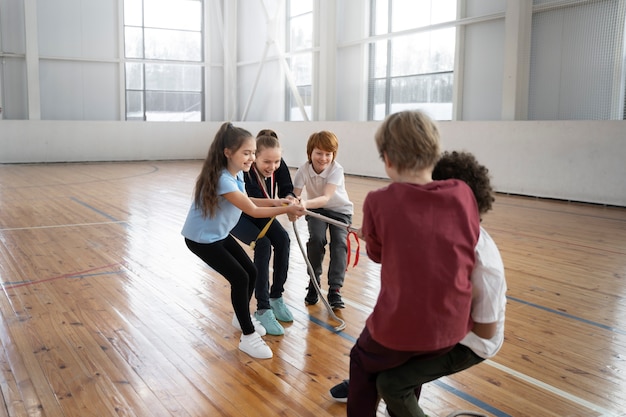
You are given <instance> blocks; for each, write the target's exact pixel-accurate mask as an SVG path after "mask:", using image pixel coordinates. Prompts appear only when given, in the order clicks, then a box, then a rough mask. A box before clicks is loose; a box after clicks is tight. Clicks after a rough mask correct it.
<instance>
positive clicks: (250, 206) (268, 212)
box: [223, 191, 304, 218]
mask: <svg viewBox="0 0 626 417" xmlns="http://www.w3.org/2000/svg"><path fill="white" fill-rule="evenodd" d="M223 196H224V198H225V199H226V200H228V201H229V202H230V203H231V204H232V205H234V206H235V207H237V208H238V209H239V210H241V211H243V212H244V213H246V214H247V215H248V216H252V217H256V218H264V217H274V216H278V215H280V214H285V213H289V214H295V215H298V216H301V215H302V214H304V207H302V206H301V205H294V204H292V205H289V206H282V205H281V206H280V207H259V206H257V205H256V204H254V202H252V200H250V198H248V196H247V195H245V194H244V193H242V192H240V191H233V192H230V193H226V194H223ZM261 200H263V199H261ZM264 200H268V199H264ZM274 201H280V200H268V202H269V203H270V204H274Z"/></svg>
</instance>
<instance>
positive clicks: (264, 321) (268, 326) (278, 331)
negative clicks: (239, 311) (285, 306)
mask: <svg viewBox="0 0 626 417" xmlns="http://www.w3.org/2000/svg"><path fill="white" fill-rule="evenodd" d="M254 318H256V319H257V320H258V321H259V322H260V323H261V325H262V326H263V327H265V330H266V331H267V334H271V335H274V336H280V335H283V334H285V329H283V326H281V325H280V323H279V322H277V321H276V316H274V312H273V311H272V310H265V311H264V312H263V314H259V312H258V311H257V312H255V313H254Z"/></svg>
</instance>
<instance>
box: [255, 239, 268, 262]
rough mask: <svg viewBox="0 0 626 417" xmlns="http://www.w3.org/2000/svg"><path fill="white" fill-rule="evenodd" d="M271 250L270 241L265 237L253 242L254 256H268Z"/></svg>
mask: <svg viewBox="0 0 626 417" xmlns="http://www.w3.org/2000/svg"><path fill="white" fill-rule="evenodd" d="M271 250H272V243H271V242H270V240H269V239H268V238H267V237H262V238H261V239H259V240H257V241H256V243H255V244H254V255H255V257H257V256H258V257H264V256H265V257H269V256H270V254H271Z"/></svg>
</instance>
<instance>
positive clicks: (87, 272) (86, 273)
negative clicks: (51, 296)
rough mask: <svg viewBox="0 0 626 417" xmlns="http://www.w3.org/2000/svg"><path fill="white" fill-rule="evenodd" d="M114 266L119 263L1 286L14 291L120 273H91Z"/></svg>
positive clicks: (7, 283) (4, 283) (2, 284)
mask: <svg viewBox="0 0 626 417" xmlns="http://www.w3.org/2000/svg"><path fill="white" fill-rule="evenodd" d="M114 266H119V263H113V264H108V265H103V266H97V267H94V268H90V269H86V270H84V271H78V272H73V273H71V274H63V275H57V276H54V277H49V278H44V279H40V280H33V281H21V282H3V283H1V284H0V285H1V286H2V288H3V289H5V290H10V289H13V288H19V287H26V286H29V285H35V284H41V283H43V282H50V281H56V280H59V279H63V278H84V277H91V276H97V275H107V274H116V273H119V272H120V271H109V272H102V273H96V274H90V272H93V271H97V270H99V269H105V268H111V267H114Z"/></svg>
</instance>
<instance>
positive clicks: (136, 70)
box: [126, 62, 143, 90]
mask: <svg viewBox="0 0 626 417" xmlns="http://www.w3.org/2000/svg"><path fill="white" fill-rule="evenodd" d="M126 88H127V89H129V90H143V64H137V63H133V62H127V63H126Z"/></svg>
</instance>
